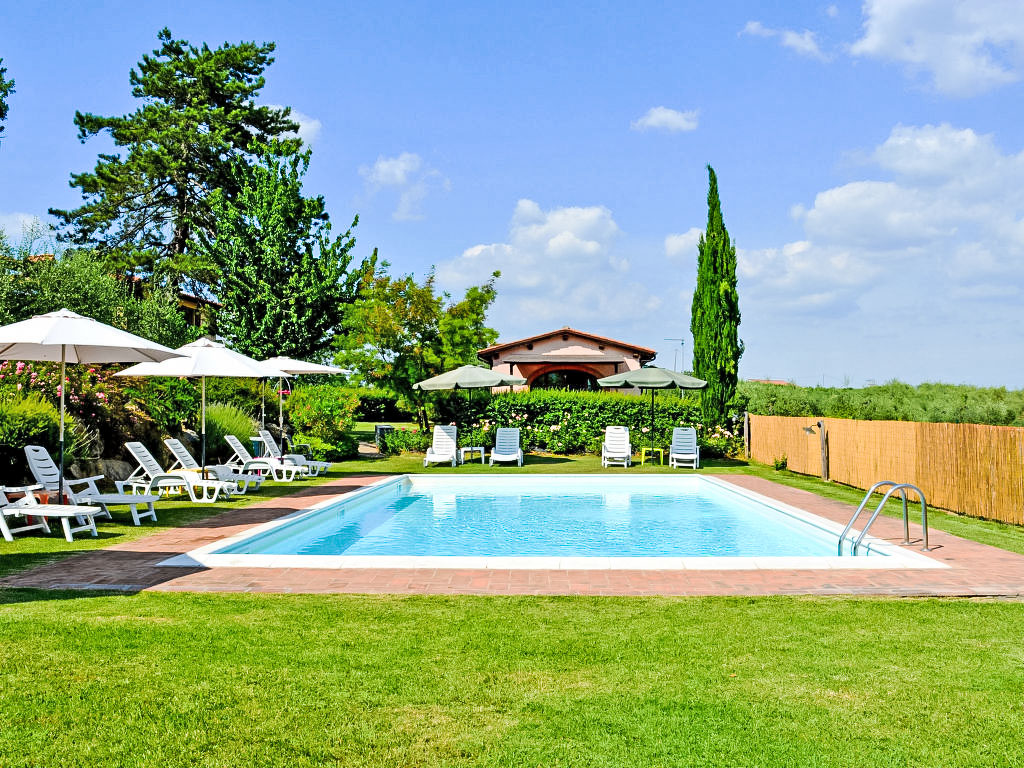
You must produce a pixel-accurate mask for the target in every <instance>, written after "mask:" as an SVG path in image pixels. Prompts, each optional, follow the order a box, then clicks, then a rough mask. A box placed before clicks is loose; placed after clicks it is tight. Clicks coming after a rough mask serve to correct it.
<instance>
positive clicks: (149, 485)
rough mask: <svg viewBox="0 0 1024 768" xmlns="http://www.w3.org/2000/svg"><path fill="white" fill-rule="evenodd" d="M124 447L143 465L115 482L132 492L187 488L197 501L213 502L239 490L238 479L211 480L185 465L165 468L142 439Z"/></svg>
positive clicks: (167, 490) (148, 492)
mask: <svg viewBox="0 0 1024 768" xmlns="http://www.w3.org/2000/svg"><path fill="white" fill-rule="evenodd" d="M124 447H125V448H127V449H128V452H129V453H131V455H132V456H134V457H135V460H136V461H137V462H139V466H138V467H136V468H135V471H134V472H132V473H131V475H129V476H128V479H127V480H121V481H118V482H117V483H115V485H117V487H118V488H119V489H121V490H122V491H123V490H124V489H125V488H126V487H127V488H131V489H132V493H145V494H154V493H155V494H159V493H160V492H161V491H163V492H165V493H172V492H179V491H182V490H184V491H185V493H187V494H188V497H189V498H190V499H192V501H194V502H196V503H197V504H212V503H213V502H215V501H217V499H218V498H219V497H220V495H221V494H224V496H225V497H227V496H230V495H231V494H232V493H233V492H235V484H234V483H225V482H223V481H221V480H207V479H206V478H204V477H202V475H201V474H200V473H199V472H189V471H186V470H183V469H176V470H174V471H173V472H167V471H165V470H164V469H163V468H162V467H161V466H160V463H159V462H158V461H157V460H156V459H155V458H154V457H153V454H151V453H150V452H149V449H148V448H147V447H146V446H144V445H143V444H142V443H140V442H137V441H132V442H130V443H125V444H124ZM197 491H198V493H197Z"/></svg>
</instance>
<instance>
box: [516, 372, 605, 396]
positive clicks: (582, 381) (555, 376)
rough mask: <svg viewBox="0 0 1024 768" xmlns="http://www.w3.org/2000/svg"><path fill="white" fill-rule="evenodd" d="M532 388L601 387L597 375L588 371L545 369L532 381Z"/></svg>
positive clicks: (574, 389)
mask: <svg viewBox="0 0 1024 768" xmlns="http://www.w3.org/2000/svg"><path fill="white" fill-rule="evenodd" d="M530 388H531V389H569V390H573V391H583V392H595V391H597V390H599V389H601V387H600V385H598V383H597V377H596V376H594V375H593V374H592V373H587V372H586V371H579V370H571V369H559V370H554V371H545V372H544V373H542V374H540V375H539V376H537V377H536V378H535V379H533V380H532V381H531V382H530Z"/></svg>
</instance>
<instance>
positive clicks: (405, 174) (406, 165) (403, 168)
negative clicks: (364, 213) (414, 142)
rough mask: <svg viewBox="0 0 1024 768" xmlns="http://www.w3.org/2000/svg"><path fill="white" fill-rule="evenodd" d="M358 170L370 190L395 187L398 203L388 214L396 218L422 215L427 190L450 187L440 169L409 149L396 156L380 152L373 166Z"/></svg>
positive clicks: (411, 217)
mask: <svg viewBox="0 0 1024 768" xmlns="http://www.w3.org/2000/svg"><path fill="white" fill-rule="evenodd" d="M359 174H360V175H361V176H362V177H363V178H364V179H365V180H366V183H367V186H368V187H369V190H370V192H371V193H375V192H377V191H379V190H381V189H384V188H392V189H395V190H397V191H398V203H397V205H396V207H395V210H394V212H393V213H392V214H391V216H392V218H394V219H395V220H396V221H412V220H416V219H422V218H424V214H423V211H422V204H423V201H424V200H425V199H426V198H427V196H428V195H429V194H430V192H431V191H433V190H435V189H445V190H447V189H450V187H451V182H450V181H449V180H448V179H447V178H445V176H444V175H443V174H442V173H441V172H440V171H438V170H437V169H435V168H431V167H429V166H428V165H426V164H425V163H424V162H423V159H422V158H421V157H420V156H419V155H417V154H415V153H412V152H402V153H401V154H400V155H397V156H395V157H385V156H384V155H380V156H378V158H377V161H376V162H375V163H374V164H373V165H372V166H368V165H364V166H362V167H361V168H360V169H359Z"/></svg>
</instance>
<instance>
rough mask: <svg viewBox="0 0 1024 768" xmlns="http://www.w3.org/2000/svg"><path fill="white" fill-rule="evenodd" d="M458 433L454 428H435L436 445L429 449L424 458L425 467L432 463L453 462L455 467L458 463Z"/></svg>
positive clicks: (439, 426) (438, 426)
mask: <svg viewBox="0 0 1024 768" xmlns="http://www.w3.org/2000/svg"><path fill="white" fill-rule="evenodd" d="M457 435H458V431H457V430H456V428H455V427H452V426H441V425H440V424H439V425H437V426H436V427H434V444H433V445H431V446H430V447H429V448H427V455H426V456H425V457H424V458H423V466H424V467H425V466H427V464H429V463H430V462H438V463H440V462H449V461H450V462H451V464H452V466H453V467H454V466H455V465H456V464H457V463H458V442H457V439H458V438H457Z"/></svg>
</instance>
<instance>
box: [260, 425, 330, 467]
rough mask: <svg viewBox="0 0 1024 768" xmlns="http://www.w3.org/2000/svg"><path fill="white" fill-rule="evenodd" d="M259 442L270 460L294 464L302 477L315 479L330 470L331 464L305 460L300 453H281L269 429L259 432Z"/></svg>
mask: <svg viewBox="0 0 1024 768" xmlns="http://www.w3.org/2000/svg"><path fill="white" fill-rule="evenodd" d="M259 439H260V440H262V441H263V444H264V445H265V446H266V447H267V453H269V454H270V456H271V457H272V458H275V459H277V460H278V461H283V462H284V463H285V464H294V465H295V466H297V467H300V468H301V469H300V470H299V471H300V472H302V474H304V475H310V476H311V477H316V476H317V475H320V474H323V473H324V472H326V471H327V470H329V469H330V468H331V462H329V461H316V460H314V459H307V458H306V457H305V456H303V455H302V454H301V453H281V447H280V446H279V445H278V444H277V441H276V440H275V439H274V436H273V435H272V434H270V430H269V429H261V430H260V438H259Z"/></svg>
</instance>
